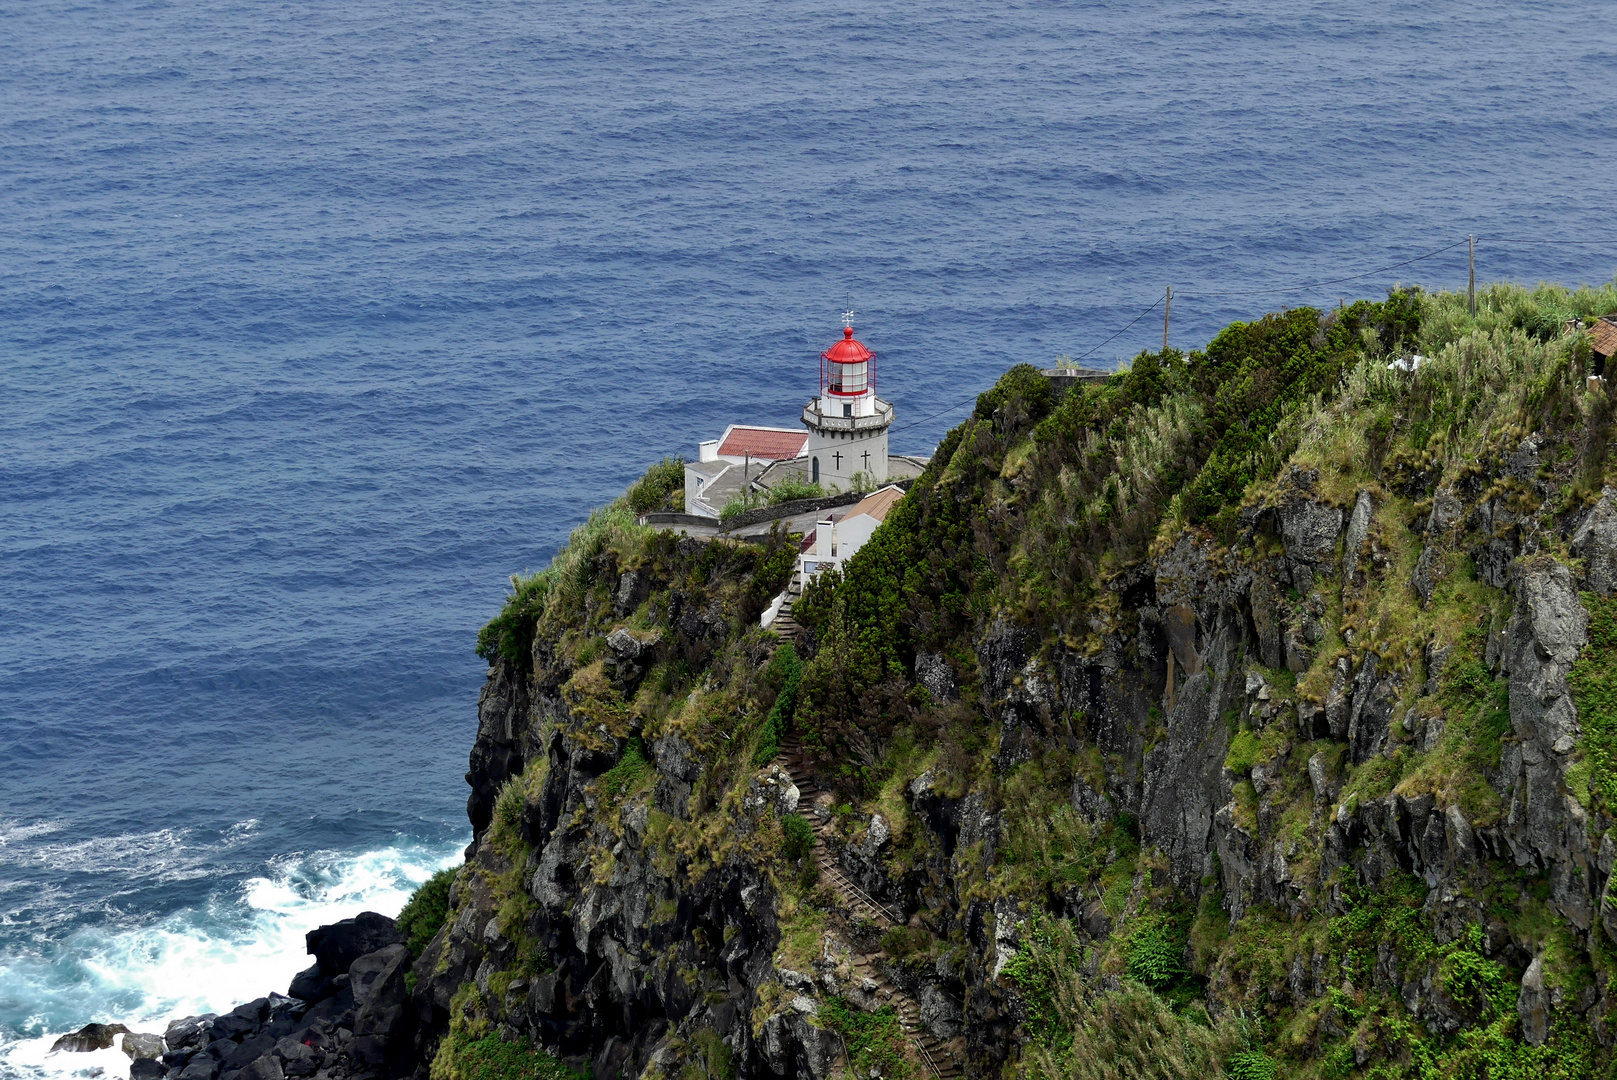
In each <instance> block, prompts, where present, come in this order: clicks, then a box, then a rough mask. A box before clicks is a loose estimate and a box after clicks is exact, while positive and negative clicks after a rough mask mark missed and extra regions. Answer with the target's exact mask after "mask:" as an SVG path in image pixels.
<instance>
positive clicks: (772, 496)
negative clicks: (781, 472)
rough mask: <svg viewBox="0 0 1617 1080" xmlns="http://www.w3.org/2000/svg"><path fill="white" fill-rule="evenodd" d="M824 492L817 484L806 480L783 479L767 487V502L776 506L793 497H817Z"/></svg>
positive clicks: (793, 498) (789, 500) (790, 500)
mask: <svg viewBox="0 0 1617 1080" xmlns="http://www.w3.org/2000/svg"><path fill="white" fill-rule="evenodd" d="M824 494H825V489H824V488H823V487H821V486H820V485H819V484H813V483H810V482H809V481H807V480H783V481H781V482H780V483H778V484H776V485H775V486H774V487H772V488H770V489H769V504H770V505H771V506H778V505H780V504H781V503H783V502H792V501H793V500H795V499H818V498H820V497H821V496H823V495H824Z"/></svg>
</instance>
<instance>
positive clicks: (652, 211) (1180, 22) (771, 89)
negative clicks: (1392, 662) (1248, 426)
mask: <svg viewBox="0 0 1617 1080" xmlns="http://www.w3.org/2000/svg"><path fill="white" fill-rule="evenodd" d="M1609 16H1610V11H1609V5H1607V4H1604V3H1599V2H1594V0H1584V2H1578V0H1569V2H1565V3H1554V4H1551V3H1521V2H1516V0H1497V2H1470V3H1465V2H1450V0H1444V2H1436V0H1401V2H1396V3H1394V2H1386V0H1368V2H1365V3H1357V4H1340V3H1329V4H1327V3H1313V4H1309V3H1297V2H1295V0H1291V2H1280V0H1251V2H1248V3H1245V4H1241V5H1235V4H1229V3H1219V2H1211V0H1200V2H1162V3H1146V2H1136V3H1127V2H1123V0H1107V2H1092V3H1068V4H1054V3H1016V4H999V5H982V4H965V3H950V4H943V3H865V4H858V5H851V4H847V3H816V2H802V0H775V2H771V3H752V4H748V3H725V2H713V3H693V4H681V5H674V4H667V3H658V2H648V0H624V2H621V3H614V4H585V3H579V2H577V0H554V2H548V3H544V4H522V3H512V2H504V0H479V2H469V0H445V2H443V3H436V4H415V5H409V4H401V3H385V2H378V0H350V2H347V3H343V4H334V3H330V4H319V3H311V2H306V0H287V2H282V3H278V4H259V3H245V2H241V0H190V2H186V3H166V2H161V0H116V2H114V0H86V2H79V3H64V2H58V0H25V2H4V0H0V1076H7V1077H10V1076H13V1075H23V1076H37V1075H45V1074H64V1073H72V1072H83V1071H84V1070H86V1069H93V1068H103V1069H106V1070H107V1072H108V1073H109V1074H113V1075H115V1074H117V1073H118V1072H119V1071H120V1070H121V1069H122V1068H123V1065H122V1063H121V1060H120V1059H121V1055H119V1054H117V1053H116V1052H114V1053H111V1054H104V1055H97V1056H96V1057H95V1058H94V1059H93V1060H92V1059H88V1058H85V1057H82V1056H77V1055H58V1056H56V1057H49V1056H48V1055H47V1053H46V1050H47V1049H48V1046H49V1042H50V1040H51V1038H52V1037H54V1035H56V1034H59V1033H61V1032H63V1031H66V1030H70V1029H72V1028H76V1027H78V1026H79V1025H81V1024H83V1023H85V1022H86V1021H89V1020H122V1021H125V1022H129V1023H131V1024H132V1025H135V1026H147V1027H150V1026H158V1025H160V1024H161V1023H162V1022H164V1021H165V1020H166V1019H168V1018H170V1017H172V1016H176V1015H180V1014H183V1013H187V1012H193V1011H197V1010H201V1009H210V1010H218V1009H224V1008H228V1007H230V1006H232V1005H233V1004H235V1003H237V1002H240V1001H242V1000H246V999H248V998H251V997H255V996H258V995H259V994H261V993H263V992H265V991H268V990H271V989H284V987H285V984H286V981H287V980H288V979H289V978H290V976H291V974H292V973H293V972H294V971H296V970H297V969H298V968H300V967H302V966H304V960H305V958H304V957H303V956H302V948H301V945H302V937H301V935H302V933H303V932H304V931H305V930H307V929H308V928H310V927H312V926H314V925H317V924H318V923H320V922H323V921H329V920H331V919H333V918H338V917H342V916H345V915H349V914H353V913H355V912H357V911H359V910H362V909H364V908H367V907H368V908H374V909H377V910H382V911H389V912H391V911H394V910H396V909H397V908H398V906H399V905H400V904H401V903H402V902H403V899H404V898H405V897H406V896H407V895H408V890H409V889H410V888H411V887H412V886H413V884H414V883H416V882H418V881H420V880H422V879H423V878H424V877H425V876H426V875H427V874H428V873H430V872H431V870H432V869H434V868H435V867H437V866H440V865H445V864H447V863H449V862H451V861H453V860H454V859H455V858H456V855H457V852H458V849H459V847H460V846H462V845H464V844H465V842H466V840H467V838H468V835H469V829H468V828H467V826H466V823H465V818H464V813H463V805H464V799H465V794H466V788H465V785H464V783H463V780H462V777H461V774H462V772H463V770H464V768H465V757H466V752H467V750H468V749H469V747H470V743H471V739H472V735H473V732H474V727H475V700H476V694H477V689H478V686H479V684H480V681H481V678H482V670H483V668H482V664H481V662H480V661H478V660H477V658H476V657H475V656H474V655H473V653H472V643H473V639H474V635H475V632H476V629H477V627H478V626H479V625H480V624H481V623H482V622H483V621H484V620H485V619H486V618H487V617H488V616H489V615H490V614H491V613H492V612H493V611H494V610H495V609H496V608H497V606H498V604H499V603H500V600H501V596H502V594H503V590H504V582H505V579H506V576H507V575H508V574H509V573H511V572H514V571H521V570H524V569H538V568H540V567H541V566H543V565H544V564H545V563H546V562H547V561H548V559H549V558H550V556H551V555H552V554H553V553H554V551H555V550H556V549H557V547H558V546H559V545H560V544H561V543H563V542H564V540H565V537H566V535H567V532H568V531H569V529H571V528H572V527H573V526H574V525H576V524H577V523H578V522H579V521H580V520H582V519H583V518H584V517H585V515H586V514H587V513H588V510H589V508H590V507H592V506H594V505H598V504H600V503H602V502H604V501H606V500H607V499H609V498H610V497H612V496H613V495H614V494H615V493H616V492H617V491H619V490H620V489H621V488H622V486H623V485H624V484H625V483H626V482H627V481H629V480H630V479H631V478H633V477H634V476H635V475H637V474H638V473H639V472H640V471H641V470H642V469H643V468H644V466H645V465H646V464H647V463H648V462H650V461H653V460H655V459H657V458H660V457H661V456H663V455H664V454H669V453H678V452H685V453H687V454H688V453H691V452H692V451H693V450H694V443H695V442H696V441H697V440H699V439H703V438H711V437H714V436H716V435H717V434H718V433H719V432H720V430H722V426H723V425H724V424H725V423H727V422H731V421H752V422H764V423H775V424H782V425H792V424H794V423H795V419H796V415H797V410H798V408H799V407H800V405H801V403H802V401H803V400H804V399H805V398H806V397H807V396H809V394H810V393H812V391H813V385H814V378H815V372H816V355H817V353H818V351H819V350H820V349H822V348H824V347H825V346H826V345H827V344H829V342H830V341H831V340H833V339H834V338H835V336H836V335H837V333H838V330H839V328H840V318H839V317H840V314H841V312H842V311H843V309H844V307H845V305H851V306H852V308H853V309H854V310H855V312H856V313H857V315H856V325H857V327H858V330H859V334H860V337H861V339H862V340H864V341H865V342H866V343H867V344H869V345H870V346H871V347H872V348H874V349H876V350H877V352H878V353H879V355H880V362H879V377H880V387H881V391H882V394H883V396H884V397H887V398H889V399H891V400H893V401H894V402H895V403H896V406H897V409H898V421H897V425H896V431H895V436H894V448H895V450H899V451H907V452H920V453H925V452H927V451H928V450H929V449H930V448H931V447H932V446H933V445H934V444H935V443H936V441H937V439H938V438H939V437H940V435H941V434H942V433H943V432H944V431H946V430H947V429H948V427H949V426H951V425H952V424H953V423H955V422H957V421H958V419H959V418H960V416H961V415H962V411H961V410H960V409H958V408H957V406H959V405H961V404H962V403H964V402H967V401H969V400H970V399H971V398H972V396H973V395H975V394H976V393H977V392H978V391H980V390H981V389H983V388H985V387H986V386H987V385H989V384H990V383H991V382H992V381H993V379H994V378H995V377H996V376H997V374H998V373H999V372H1000V371H1002V370H1003V369H1004V368H1006V367H1008V366H1009V365H1011V364H1013V363H1017V362H1021V361H1031V362H1034V363H1040V364H1049V363H1050V362H1052V361H1053V360H1054V359H1055V358H1056V357H1057V356H1061V355H1066V356H1069V357H1073V358H1079V359H1082V360H1083V361H1084V362H1085V363H1089V364H1102V365H1110V364H1112V363H1115V362H1116V361H1117V360H1118V359H1119V358H1121V357H1125V356H1128V355H1131V354H1133V353H1134V352H1136V351H1138V350H1139V349H1141V348H1145V347H1154V345H1155V344H1157V343H1160V341H1161V322H1160V309H1158V310H1156V311H1148V310H1147V309H1148V307H1149V305H1151V304H1152V303H1153V302H1154V301H1156V300H1157V298H1158V297H1160V296H1161V295H1162V291H1163V289H1164V287H1165V286H1167V285H1173V286H1174V289H1175V292H1176V294H1177V295H1176V297H1175V300H1174V304H1173V322H1172V327H1171V332H1172V336H1173V340H1174V342H1175V343H1176V344H1179V345H1182V346H1194V345H1198V344H1201V343H1203V342H1205V340H1206V339H1207V337H1208V336H1209V335H1210V334H1211V333H1212V332H1214V331H1215V330H1216V329H1217V328H1218V327H1219V326H1221V325H1223V324H1224V323H1225V322H1227V321H1229V320H1231V319H1234V318H1244V317H1252V316H1256V315H1258V314H1261V313H1262V312H1264V311H1266V310H1270V309H1273V308H1276V307H1279V306H1282V305H1284V304H1297V303H1312V304H1316V305H1330V304H1334V303H1335V302H1336V301H1337V300H1338V299H1339V298H1341V297H1349V298H1352V297H1356V296H1374V295H1379V294H1380V293H1381V292H1382V291H1383V290H1385V288H1386V287H1387V286H1389V285H1390V284H1392V283H1393V282H1395V281H1406V282H1408V281H1415V282H1420V283H1423V284H1426V285H1428V286H1432V287H1454V286H1462V285H1463V284H1464V281H1465V274H1466V264H1465V249H1464V247H1463V246H1462V247H1459V248H1451V249H1450V250H1448V251H1446V252H1444V253H1442V254H1440V255H1437V256H1433V257H1431V258H1427V259H1423V260H1421V261H1419V262H1415V263H1413V264H1409V265H1404V266H1397V267H1393V264H1396V263H1401V262H1404V261H1405V260H1409V259H1411V258H1414V257H1416V256H1420V255H1422V254H1424V253H1426V252H1430V251H1432V250H1434V249H1437V248H1441V247H1443V246H1445V245H1450V244H1453V243H1454V242H1455V241H1457V240H1459V239H1461V238H1463V237H1465V236H1466V235H1468V234H1476V235H1478V236H1479V237H1482V238H1483V239H1482V240H1481V242H1480V243H1479V245H1478V249H1477V261H1478V268H1477V269H1478V276H1479V278H1481V279H1482V280H1490V279H1494V278H1506V277H1508V278H1515V279H1519V280H1524V281H1529V282H1531V281H1536V280H1539V279H1550V280H1558V281H1563V282H1569V283H1577V282H1589V281H1603V280H1607V279H1609V278H1610V277H1611V276H1612V274H1613V272H1614V271H1617V244H1613V243H1611V242H1610V239H1609V238H1610V234H1611V229H1610V228H1609V218H1610V212H1611V208H1612V207H1613V206H1614V205H1617V198H1614V196H1617V140H1613V139H1611V138H1609V137H1606V136H1605V135H1604V134H1603V132H1604V131H1605V130H1606V129H1607V128H1609V118H1610V117H1611V116H1612V115H1613V107H1614V106H1617V22H1614V21H1613V20H1612V19H1611V18H1610V17H1609ZM1501 240H1527V241H1532V243H1503V242H1500V241H1501ZM1564 241H1582V242H1583V243H1564ZM1588 241H1593V242H1592V243H1590V242H1588ZM1384 267H1392V269H1387V270H1385V271H1382V272H1371V271H1378V270H1379V269H1380V268H1384ZM1358 275H1363V276H1362V277H1361V276H1358ZM1350 276H1351V277H1354V278H1355V280H1352V281H1349V282H1345V283H1340V284H1331V285H1321V286H1317V287H1310V288H1301V289H1291V290H1289V291H1279V290H1282V289H1285V288H1287V287H1288V286H1294V285H1297V284H1299V283H1308V282H1319V281H1325V280H1329V279H1336V278H1341V277H1350ZM1231 292H1239V293H1242V295H1216V296H1215V295H1207V294H1209V293H1231ZM1198 294H1200V295H1198ZM1142 313H1145V314H1144V315H1143V317H1141V318H1139V321H1137V322H1134V323H1133V324H1132V325H1130V321H1131V320H1134V319H1136V317H1138V316H1141V315H1142ZM1125 327H1127V329H1124V328H1125ZM1120 329H1122V330H1123V332H1122V333H1121V334H1120V335H1118V336H1116V337H1113V336H1112V335H1113V334H1114V333H1115V332H1117V331H1119V330H1120Z"/></svg>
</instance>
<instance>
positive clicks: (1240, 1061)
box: [1224, 1050, 1279, 1080]
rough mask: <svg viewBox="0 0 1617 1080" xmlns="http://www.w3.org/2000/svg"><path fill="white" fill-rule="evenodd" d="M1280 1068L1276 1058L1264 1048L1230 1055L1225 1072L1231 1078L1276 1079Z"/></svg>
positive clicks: (1251, 1079)
mask: <svg viewBox="0 0 1617 1080" xmlns="http://www.w3.org/2000/svg"><path fill="white" fill-rule="evenodd" d="M1278 1069H1279V1066H1278V1064H1277V1063H1276V1062H1275V1059H1274V1058H1272V1057H1270V1056H1269V1055H1268V1054H1265V1053H1264V1052H1263V1051H1262V1050H1242V1051H1241V1052H1240V1053H1238V1054H1231V1055H1230V1060H1229V1061H1228V1062H1227V1063H1226V1064H1225V1066H1224V1073H1225V1075H1226V1076H1228V1077H1229V1080H1275V1075H1276V1072H1277V1071H1278Z"/></svg>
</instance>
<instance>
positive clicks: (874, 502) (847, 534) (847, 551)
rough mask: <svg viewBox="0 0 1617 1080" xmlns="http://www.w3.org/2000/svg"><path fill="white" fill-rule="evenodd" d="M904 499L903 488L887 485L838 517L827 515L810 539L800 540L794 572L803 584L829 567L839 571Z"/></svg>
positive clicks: (817, 525) (816, 526) (815, 527)
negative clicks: (889, 512)
mask: <svg viewBox="0 0 1617 1080" xmlns="http://www.w3.org/2000/svg"><path fill="white" fill-rule="evenodd" d="M903 497H904V489H903V488H901V487H899V486H898V485H897V484H889V485H887V486H886V487H884V488H882V489H881V490H880V491H873V492H871V493H870V494H869V495H866V496H865V497H864V498H863V499H861V500H859V502H857V503H856V504H854V506H853V507H852V509H850V510H849V511H848V512H847V513H846V514H843V515H842V516H841V517H840V518H836V517H833V516H827V517H825V518H822V519H821V520H820V521H819V522H818V523H816V524H815V526H814V533H813V535H812V536H811V537H809V536H806V537H804V538H803V545H804V547H803V553H802V554H801V555H799V556H798V557H797V572H798V575H799V577H800V580H801V582H802V583H803V584H807V583H808V580H809V579H810V578H812V577H814V576H815V575H816V574H818V573H820V572H821V571H822V570H829V569H831V568H832V567H835V568H836V569H838V570H840V569H842V567H843V565H844V564H845V563H846V562H847V561H848V560H849V559H851V558H853V557H854V554H855V553H856V552H858V550H859V549H860V548H862V547H864V546H865V544H866V543H867V542H868V541H869V540H870V538H871V536H872V535H874V533H875V532H876V527H877V526H878V525H880V524H881V523H882V522H884V521H886V520H887V512H888V511H889V510H891V509H892V508H893V507H894V505H896V504H897V502H898V500H900V499H902V498H903Z"/></svg>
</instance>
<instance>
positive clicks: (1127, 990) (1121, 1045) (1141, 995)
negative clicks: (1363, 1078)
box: [1005, 917, 1249, 1080]
mask: <svg viewBox="0 0 1617 1080" xmlns="http://www.w3.org/2000/svg"><path fill="white" fill-rule="evenodd" d="M1022 937H1023V940H1022V944H1021V947H1020V948H1019V949H1018V950H1017V953H1016V956H1015V957H1014V958H1013V959H1012V960H1011V962H1010V964H1009V965H1008V966H1007V967H1006V969H1005V974H1006V977H1007V978H1009V979H1010V981H1011V982H1012V983H1014V984H1015V986H1016V987H1017V989H1018V991H1019V992H1020V995H1021V998H1022V1001H1023V1003H1024V1008H1025V1010H1026V1015H1027V1019H1026V1021H1025V1023H1024V1030H1025V1031H1026V1032H1027V1034H1028V1037H1029V1042H1028V1045H1027V1046H1026V1048H1025V1049H1024V1051H1023V1055H1022V1060H1021V1062H1020V1063H1019V1065H1018V1069H1017V1074H1018V1075H1019V1076H1026V1077H1030V1078H1033V1080H1123V1078H1125V1077H1127V1078H1130V1080H1157V1078H1161V1080H1169V1078H1173V1080H1189V1078H1198V1080H1218V1078H1221V1077H1223V1076H1225V1075H1226V1073H1225V1063H1226V1062H1227V1061H1228V1060H1229V1059H1230V1058H1231V1056H1232V1055H1234V1054H1237V1053H1240V1052H1243V1051H1246V1050H1248V1048H1249V1047H1248V1041H1249V1033H1248V1032H1247V1030H1246V1029H1245V1028H1244V1026H1243V1025H1241V1024H1239V1023H1238V1022H1236V1021H1234V1020H1231V1019H1229V1018H1227V1017H1226V1018H1222V1019H1219V1020H1217V1021H1214V1020H1211V1019H1210V1018H1209V1017H1208V1015H1207V1013H1206V1011H1205V1010H1202V1009H1200V1008H1197V1009H1195V1010H1193V1011H1189V1012H1186V1013H1184V1014H1180V1013H1176V1012H1175V1011H1174V1010H1173V1009H1172V1008H1171V1007H1170V1006H1169V1004H1168V1003H1167V1002H1166V1001H1165V1000H1164V999H1163V998H1161V997H1159V996H1158V995H1156V994H1155V993H1153V992H1152V991H1151V990H1150V989H1148V988H1147V987H1146V986H1144V985H1142V984H1141V983H1139V982H1137V981H1134V980H1132V979H1130V980H1125V981H1124V983H1123V985H1122V987H1121V989H1118V990H1115V991H1111V992H1106V991H1100V992H1096V991H1094V989H1093V988H1092V987H1091V986H1090V985H1089V980H1088V979H1087V978H1085V977H1084V976H1083V975H1082V974H1080V970H1081V969H1080V965H1081V962H1082V959H1083V953H1084V947H1083V946H1082V944H1081V943H1080V941H1079V939H1078V937H1077V935H1076V934H1075V933H1074V931H1073V930H1072V927H1071V926H1070V925H1069V924H1068V923H1066V922H1065V921H1064V920H1058V919H1049V918H1043V917H1041V918H1036V919H1034V920H1033V921H1032V922H1030V923H1029V925H1028V926H1027V927H1026V928H1024V931H1023V935H1022Z"/></svg>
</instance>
